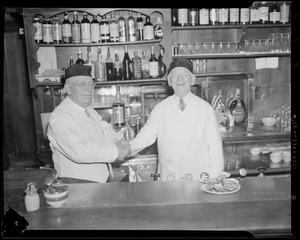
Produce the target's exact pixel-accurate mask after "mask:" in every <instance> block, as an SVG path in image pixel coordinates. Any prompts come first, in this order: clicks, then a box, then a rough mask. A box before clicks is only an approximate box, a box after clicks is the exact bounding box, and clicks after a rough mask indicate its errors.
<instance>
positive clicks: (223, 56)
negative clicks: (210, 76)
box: [172, 52, 291, 59]
mask: <svg viewBox="0 0 300 240" xmlns="http://www.w3.org/2000/svg"><path fill="white" fill-rule="evenodd" d="M289 56H291V52H279V53H211V54H177V55H174V56H172V58H173V59H178V58H189V59H226V58H259V57H289Z"/></svg>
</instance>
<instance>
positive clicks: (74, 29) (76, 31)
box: [72, 23, 80, 43]
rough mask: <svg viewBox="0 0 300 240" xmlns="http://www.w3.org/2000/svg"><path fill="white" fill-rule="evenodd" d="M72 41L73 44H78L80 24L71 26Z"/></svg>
mask: <svg viewBox="0 0 300 240" xmlns="http://www.w3.org/2000/svg"><path fill="white" fill-rule="evenodd" d="M72 41H73V43H80V24H78V23H74V24H72Z"/></svg>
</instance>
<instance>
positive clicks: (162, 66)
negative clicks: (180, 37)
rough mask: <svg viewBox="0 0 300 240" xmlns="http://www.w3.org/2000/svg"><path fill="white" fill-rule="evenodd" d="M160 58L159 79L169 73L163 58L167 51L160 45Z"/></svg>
mask: <svg viewBox="0 0 300 240" xmlns="http://www.w3.org/2000/svg"><path fill="white" fill-rule="evenodd" d="M159 47H160V48H159V56H158V73H159V77H160V78H163V77H164V76H165V74H166V72H167V67H166V64H165V63H164V61H163V56H164V55H165V49H164V47H163V46H162V45H159Z"/></svg>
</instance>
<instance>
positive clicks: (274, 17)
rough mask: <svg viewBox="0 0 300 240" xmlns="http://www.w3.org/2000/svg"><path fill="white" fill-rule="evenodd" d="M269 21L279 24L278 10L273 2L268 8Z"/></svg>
mask: <svg viewBox="0 0 300 240" xmlns="http://www.w3.org/2000/svg"><path fill="white" fill-rule="evenodd" d="M269 20H270V23H273V24H274V23H279V22H280V9H279V7H278V4H277V2H275V1H274V2H273V3H272V5H271V7H270V13H269Z"/></svg>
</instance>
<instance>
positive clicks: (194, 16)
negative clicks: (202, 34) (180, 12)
mask: <svg viewBox="0 0 300 240" xmlns="http://www.w3.org/2000/svg"><path fill="white" fill-rule="evenodd" d="M198 13H199V12H198V10H197V9H196V8H191V9H189V26H197V25H198V23H199V16H198Z"/></svg>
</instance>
